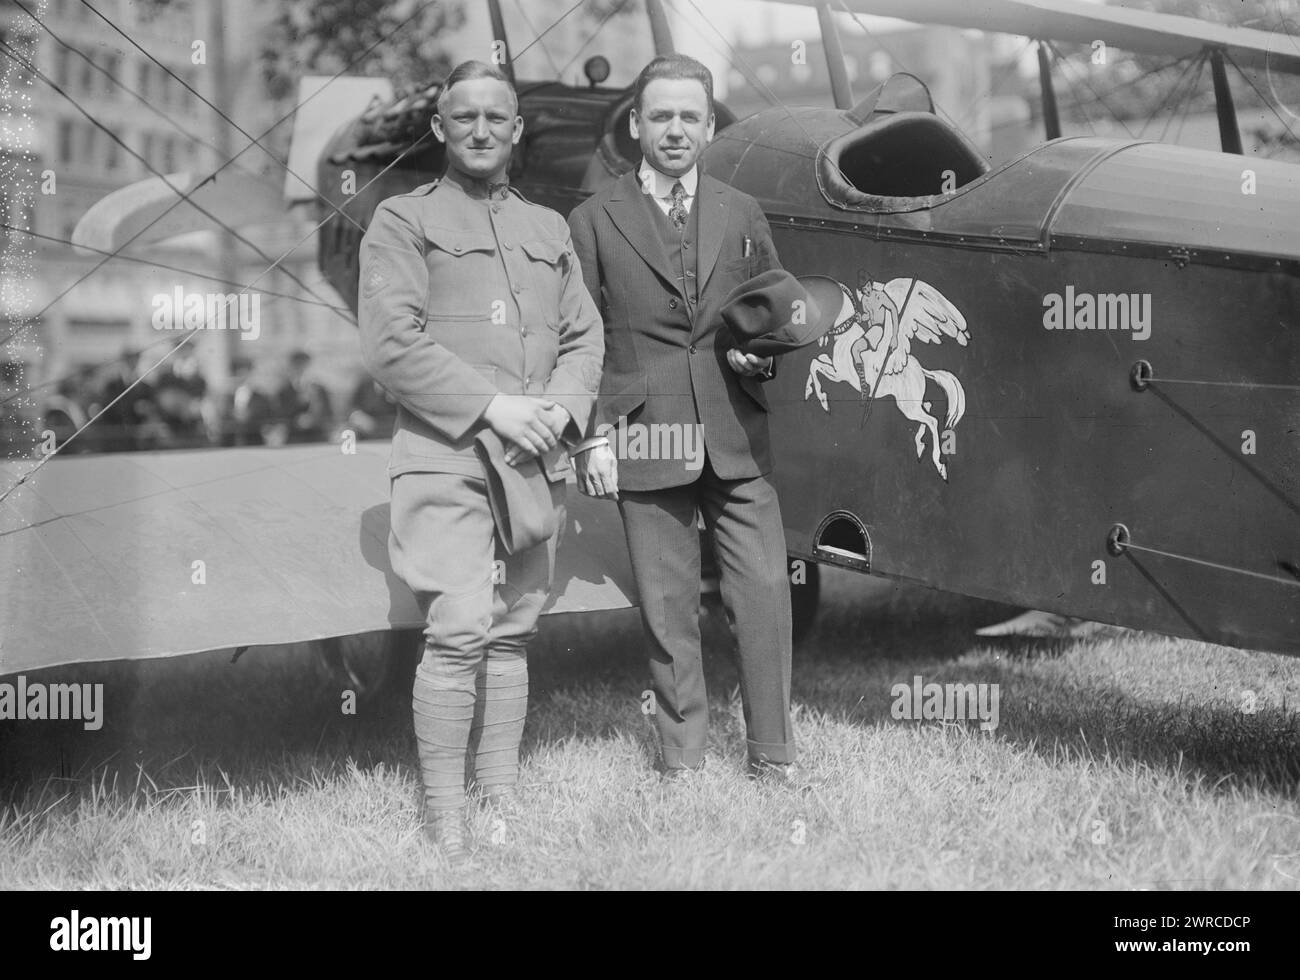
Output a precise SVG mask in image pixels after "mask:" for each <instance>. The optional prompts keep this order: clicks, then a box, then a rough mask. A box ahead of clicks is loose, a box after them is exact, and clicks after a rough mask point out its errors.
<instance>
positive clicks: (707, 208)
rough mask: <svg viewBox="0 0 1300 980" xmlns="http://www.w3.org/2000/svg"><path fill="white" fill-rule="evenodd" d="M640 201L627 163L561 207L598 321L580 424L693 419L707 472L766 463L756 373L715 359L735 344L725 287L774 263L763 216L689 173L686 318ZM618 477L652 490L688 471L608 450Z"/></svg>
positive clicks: (747, 469)
mask: <svg viewBox="0 0 1300 980" xmlns="http://www.w3.org/2000/svg"><path fill="white" fill-rule="evenodd" d="M647 204H648V205H649V207H651V208H652V207H655V204H654V203H653V202H652V201H647V200H646V199H645V197H644V195H643V194H642V191H641V186H640V182H639V180H638V178H637V174H636V172H635V171H633V172H631V173H628V174H625V175H624V176H623V177H621V178H619V180H617V181H616V182H615V183H613V184H612V185H610V186H609V187H607V188H605V189H604V190H602V191H598V192H597V193H596V194H594V195H592V196H591V197H590V198H588V199H587V200H586V201H584V202H583V203H582V204H581V205H579V206H578V207H576V208H574V210H573V211H572V213H571V214H570V215H569V227H570V230H571V232H572V235H573V248H574V251H575V252H576V253H577V256H578V261H579V263H580V264H581V266H582V274H583V279H584V280H585V282H586V284H587V291H588V292H590V293H591V295H592V297H593V298H594V299H596V301H597V302H598V304H599V305H600V308H601V314H602V316H603V317H604V321H605V366H604V373H603V375H602V378H601V385H600V395H599V398H598V400H597V403H596V412H595V415H594V418H593V422H592V425H591V427H590V429H589V431H595V429H596V428H598V427H600V426H602V425H605V424H608V425H616V424H618V422H619V419H620V418H621V417H624V416H625V417H626V418H627V421H628V422H629V423H640V424H642V425H645V426H653V425H655V424H662V425H673V424H678V425H682V424H697V423H698V424H702V425H703V427H704V441H705V446H706V449H707V452H708V459H709V463H710V464H711V465H712V467H713V469H714V471H715V472H716V473H717V475H718V476H719V477H721V478H722V479H724V480H737V479H745V478H750V477H755V476H761V475H763V474H765V473H767V472H769V471H770V470H771V468H772V454H771V447H770V444H769V437H768V426H767V396H766V394H765V393H764V391H763V386H762V382H761V381H760V380H759V379H757V378H746V377H743V376H741V375H739V374H737V373H736V372H735V371H733V370H732V369H731V367H730V366H729V365H728V364H727V359H726V353H727V349H728V348H730V347H734V346H735V341H734V340H733V339H732V337H731V335H730V332H729V330H728V328H727V327H726V325H725V324H724V323H723V321H722V318H721V316H720V310H721V306H722V300H723V299H724V298H725V297H726V296H727V294H728V293H729V292H730V291H731V290H732V288H733V287H735V286H736V285H738V284H739V283H742V282H744V281H745V280H746V279H749V278H750V277H752V276H756V275H758V274H759V273H760V272H763V271H765V270H767V269H769V268H773V267H776V266H778V265H779V262H778V260H777V255H776V249H775V247H774V246H773V245H772V232H771V229H770V228H769V227H768V223H767V218H766V217H764V215H763V211H762V209H761V208H760V207H759V206H758V202H757V201H755V200H754V199H753V198H752V197H750V196H749V195H748V194H745V193H743V192H741V191H738V190H736V189H735V188H734V187H730V186H729V185H727V184H724V183H722V181H720V180H716V179H715V178H713V177H710V176H708V175H707V174H705V173H703V172H701V174H700V180H699V185H698V187H697V189H696V196H695V203H694V205H693V210H696V211H697V213H698V216H699V242H698V249H699V251H698V255H697V259H696V262H697V273H696V274H697V276H698V282H699V284H700V294H699V304H698V306H697V307H696V308H695V313H694V316H692V315H691V311H690V309H689V308H688V304H687V303H686V302H685V299H684V297H683V295H682V291H681V287H680V284H679V282H678V280H677V279H676V278H675V276H674V273H673V270H672V269H670V268H669V262H668V259H667V256H666V255H665V251H664V248H663V246H662V244H660V241H659V239H658V237H657V233H656V231H655V228H654V227H653V225H652V224H651V223H650V222H651V221H652V220H653V214H652V213H650V212H649V211H648V209H647ZM746 237H748V238H749V239H750V240H751V242H752V244H753V248H752V252H751V255H750V257H749V258H745V256H744V251H743V249H744V239H745V238H746ZM652 431H653V430H652ZM618 477H619V486H620V487H621V488H623V489H627V490H659V489H663V488H665V487H673V486H680V485H682V484H686V483H690V482H692V481H693V480H695V479H697V478H698V477H699V470H698V469H695V470H692V469H690V468H689V467H688V466H687V465H686V463H685V462H684V461H683V460H680V459H635V458H623V457H620V459H619V469H618Z"/></svg>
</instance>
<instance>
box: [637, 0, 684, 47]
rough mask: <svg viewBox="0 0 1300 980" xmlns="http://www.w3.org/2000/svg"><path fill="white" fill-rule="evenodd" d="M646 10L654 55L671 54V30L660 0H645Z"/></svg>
mask: <svg viewBox="0 0 1300 980" xmlns="http://www.w3.org/2000/svg"><path fill="white" fill-rule="evenodd" d="M645 7H646V12H647V13H648V14H649V15H650V34H651V36H652V37H654V42H655V55H656V56H658V55H661V54H673V53H674V52H675V51H676V50H677V49H676V48H675V47H674V46H673V30H672V28H671V27H670V26H669V25H668V15H667V14H665V13H664V5H663V3H662V2H661V0H646V5H645Z"/></svg>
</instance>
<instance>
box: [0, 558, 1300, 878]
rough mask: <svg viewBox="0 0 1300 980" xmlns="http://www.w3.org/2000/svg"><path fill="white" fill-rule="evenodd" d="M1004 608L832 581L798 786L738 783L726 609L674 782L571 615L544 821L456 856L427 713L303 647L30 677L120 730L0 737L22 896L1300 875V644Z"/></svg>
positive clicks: (539, 753)
mask: <svg viewBox="0 0 1300 980" xmlns="http://www.w3.org/2000/svg"><path fill="white" fill-rule="evenodd" d="M989 614H990V610H989V609H988V608H987V607H983V606H980V605H979V604H974V603H971V602H967V601H963V600H956V599H953V598H951V597H946V596H941V595H938V594H935V593H930V592H925V591H921V590H910V589H894V588H890V587H882V586H880V585H879V584H872V580H866V579H862V578H860V577H858V576H855V575H852V574H848V573H835V572H833V571H830V572H828V573H827V574H825V575H824V578H823V603H822V610H821V614H820V617H819V619H818V621H817V624H816V626H815V627H814V629H813V631H812V633H811V634H810V635H809V636H808V637H807V639H806V640H805V641H804V642H803V643H802V644H801V645H800V646H799V647H798V648H797V649H796V651H795V672H794V701H795V705H796V716H795V726H796V735H797V738H798V739H799V743H800V748H801V750H802V752H803V761H804V762H805V763H806V766H807V769H808V771H809V773H810V775H811V776H813V777H814V778H815V779H816V780H817V784H816V785H815V786H814V787H813V789H812V790H810V791H809V792H807V793H803V794H799V793H793V792H790V791H780V790H774V789H770V788H765V787H762V786H758V785H754V784H752V783H750V782H748V781H747V780H745V779H744V778H743V776H742V772H741V761H742V755H743V751H744V737H743V728H742V726H741V725H740V723H739V720H738V705H737V704H736V703H735V702H734V701H733V700H732V697H731V692H732V691H733V689H734V688H735V683H736V679H735V671H734V668H733V666H732V663H731V659H730V654H729V650H730V640H729V633H728V632H727V629H726V626H725V622H724V621H723V619H722V617H721V615H720V614H719V613H717V612H716V611H715V612H714V613H712V614H711V615H709V616H708V617H707V618H706V621H705V637H706V656H707V657H708V658H709V684H710V692H711V701H712V708H713V723H712V736H711V743H710V759H709V764H708V765H707V766H706V768H705V770H704V771H703V772H702V773H700V774H699V775H698V776H694V777H692V778H690V779H688V780H685V781H675V782H672V783H663V782H661V781H660V780H659V778H658V777H657V776H655V775H654V774H653V773H652V772H651V770H650V765H649V764H650V759H651V755H652V753H653V747H654V742H653V736H652V728H651V725H650V719H648V718H647V717H645V716H644V715H643V714H642V713H641V701H640V692H641V691H642V690H643V689H644V688H645V687H646V683H645V669H644V665H643V663H642V661H641V659H640V656H639V650H640V646H639V644H640V626H639V621H638V619H637V616H636V613H635V612H633V611H627V612H620V613H604V614H600V615H595V616H586V617H551V618H548V619H546V620H544V621H543V636H542V637H541V639H540V640H539V641H538V643H537V644H536V647H535V650H534V652H533V655H532V658H531V662H532V676H533V696H532V701H531V705H530V711H529V717H528V727H527V731H526V733H525V745H524V752H525V761H524V768H523V785H524V807H523V811H522V813H521V814H520V815H518V816H517V817H514V818H511V819H509V820H503V819H499V818H495V817H490V816H487V815H484V814H482V813H475V815H474V817H473V822H472V826H473V829H474V831H475V833H476V839H477V842H478V845H477V854H476V857H475V860H474V861H473V863H472V864H470V865H469V866H468V867H466V868H464V869H458V870H456V871H449V870H448V869H446V868H445V867H444V866H443V864H442V862H441V859H440V857H439V856H438V854H437V853H436V852H435V851H433V850H432V849H431V848H429V846H428V845H427V844H426V843H425V842H424V840H423V837H422V835H421V833H420V831H419V824H418V813H419V811H418V798H419V789H418V786H417V783H418V772H417V770H416V768H415V747H414V738H413V735H412V734H411V723H410V713H409V703H408V702H406V701H405V700H404V699H403V698H402V697H401V696H397V697H392V698H388V699H384V698H379V699H376V700H373V701H364V700H363V701H362V702H361V704H360V706H359V709H358V712H357V714H355V715H345V714H343V713H342V712H341V710H340V704H341V701H340V691H339V686H338V683H337V681H335V680H333V679H332V678H330V677H329V676H328V674H327V673H326V672H325V671H324V670H323V669H322V668H321V667H319V666H318V664H317V661H316V658H315V657H314V655H313V654H312V652H311V651H310V650H309V649H308V648H306V647H296V648H291V649H273V650H272V649H268V650H253V651H250V652H249V653H248V654H246V655H245V656H244V657H243V658H242V659H240V660H239V662H238V663H235V664H231V663H230V659H231V658H230V653H229V651H226V652H224V653H217V654H211V655H205V656H198V657H189V658H180V659H176V660H170V661H159V662H152V663H140V664H115V665H100V666H94V667H79V668H62V669H58V670H52V671H47V672H44V674H42V675H39V676H38V675H30V674H29V676H28V680H29V681H32V680H38V679H39V680H49V681H76V682H86V681H92V682H93V681H102V682H103V683H105V685H106V708H105V724H104V728H103V729H102V730H101V731H99V732H85V731H83V730H82V729H81V725H80V724H79V723H73V722H23V723H15V722H5V723H0V739H3V741H2V742H0V807H2V809H0V887H6V888H12V887H21V888H235V889H250V888H405V887H419V888H424V887H432V888H602V889H609V888H660V887H668V888H786V887H790V888H1087V889H1093V888H1121V889H1156V890H1161V889H1176V890H1185V889H1206V888H1250V889H1295V888H1296V887H1297V885H1300V801H1298V800H1297V792H1296V791H1297V787H1298V786H1300V719H1298V718H1297V714H1296V706H1297V704H1300V659H1291V658H1286V657H1280V656H1273V655H1268V654H1260V653H1247V652H1243V651H1237V650H1231V649H1227V648H1223V647H1214V646H1210V645H1206V644H1199V643H1192V642H1188V641H1182V640H1172V639H1168V638H1165V637H1159V636H1154V635H1148V634H1137V633H1128V632H1122V631H1118V630H1107V631H1104V632H1102V633H1099V634H1096V635H1093V636H1090V637H1087V638H1083V639H1075V640H1050V641H1047V640H999V641H986V640H980V639H979V638H977V637H975V636H973V634H972V626H973V625H975V624H976V623H977V622H980V621H990V620H989V619H988V616H989ZM981 617H983V619H981ZM994 618H996V614H994ZM916 675H920V676H921V677H922V678H923V680H924V681H925V682H939V683H955V682H961V683H967V682H971V683H990V684H991V683H996V684H998V685H999V690H1000V709H999V713H1000V717H999V722H1000V724H999V725H998V727H997V729H996V730H995V731H991V732H984V731H981V730H980V727H979V725H978V722H973V721H972V722H966V723H962V722H956V723H944V722H939V721H906V720H898V719H896V718H894V717H892V714H891V705H892V703H893V698H892V696H891V687H892V686H893V685H894V684H895V683H898V682H902V683H910V682H911V680H912V678H913V677H914V676H916ZM1251 709H1253V710H1251Z"/></svg>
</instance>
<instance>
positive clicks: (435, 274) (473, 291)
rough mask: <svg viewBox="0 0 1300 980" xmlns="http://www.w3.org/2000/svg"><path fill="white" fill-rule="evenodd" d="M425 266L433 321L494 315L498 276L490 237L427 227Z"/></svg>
mask: <svg viewBox="0 0 1300 980" xmlns="http://www.w3.org/2000/svg"><path fill="white" fill-rule="evenodd" d="M424 236H425V240H426V249H425V265H426V267H427V268H428V270H429V308H428V311H427V312H426V316H427V318H428V319H429V320H431V321H439V320H483V319H487V318H488V317H489V316H491V313H492V296H491V295H489V294H490V293H492V292H493V290H492V284H493V283H495V282H497V281H498V280H499V278H500V277H499V275H498V274H497V256H496V250H497V246H496V241H495V240H494V239H493V237H492V236H491V235H486V234H482V233H479V232H473V231H465V230H463V229H460V228H441V227H438V226H436V225H426V226H425V229H424Z"/></svg>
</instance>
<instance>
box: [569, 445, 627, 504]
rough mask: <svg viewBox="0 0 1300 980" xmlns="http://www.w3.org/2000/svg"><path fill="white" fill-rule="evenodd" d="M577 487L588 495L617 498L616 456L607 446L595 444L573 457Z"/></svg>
mask: <svg viewBox="0 0 1300 980" xmlns="http://www.w3.org/2000/svg"><path fill="white" fill-rule="evenodd" d="M573 468H574V470H576V471H577V474H578V489H579V490H580V491H581V492H582V493H584V494H586V495H587V496H588V497H601V498H603V499H605V500H617V499H618V457H617V456H615V455H614V450H613V449H611V448H610V447H609V446H597V447H596V448H595V449H588V450H587V451H586V452H585V453H579V454H578V455H577V456H575V457H574V458H573Z"/></svg>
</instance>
